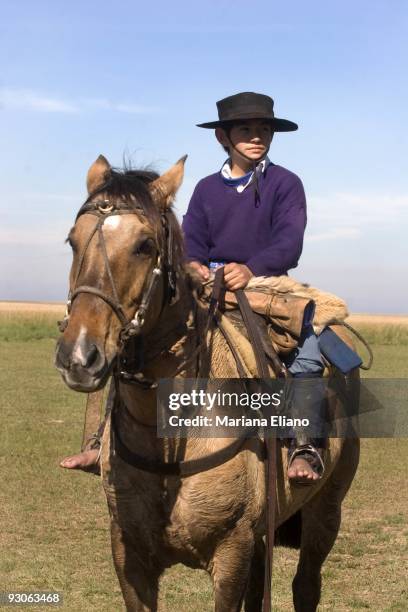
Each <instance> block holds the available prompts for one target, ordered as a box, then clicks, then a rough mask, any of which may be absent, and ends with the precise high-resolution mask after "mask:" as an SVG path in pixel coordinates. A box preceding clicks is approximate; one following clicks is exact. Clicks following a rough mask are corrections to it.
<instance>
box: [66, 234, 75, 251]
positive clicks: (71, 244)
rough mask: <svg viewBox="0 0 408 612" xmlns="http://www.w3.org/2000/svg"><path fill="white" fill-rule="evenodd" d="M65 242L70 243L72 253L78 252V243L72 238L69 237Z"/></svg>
mask: <svg viewBox="0 0 408 612" xmlns="http://www.w3.org/2000/svg"><path fill="white" fill-rule="evenodd" d="M65 242H68V244H69V246H70V247H71V249H72V251H73V252H74V253H76V252H77V245H76V243H75V242H74V241H73V239H72V238H71V236H68V238H67V239H66V241H65Z"/></svg>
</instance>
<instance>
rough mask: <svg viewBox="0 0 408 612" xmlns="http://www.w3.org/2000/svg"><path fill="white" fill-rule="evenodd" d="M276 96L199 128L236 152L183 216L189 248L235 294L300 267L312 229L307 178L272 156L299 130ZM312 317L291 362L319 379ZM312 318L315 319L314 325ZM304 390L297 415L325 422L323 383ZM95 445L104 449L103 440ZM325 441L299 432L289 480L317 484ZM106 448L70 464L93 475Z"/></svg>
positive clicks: (241, 96) (254, 100) (241, 97)
mask: <svg viewBox="0 0 408 612" xmlns="http://www.w3.org/2000/svg"><path fill="white" fill-rule="evenodd" d="M273 106H274V102H273V100H272V98H270V97H269V96H266V95H263V94H258V93H253V92H243V93H238V94H236V95H233V96H229V97H227V98H224V99H223V100H220V101H219V102H217V108H218V120H216V121H212V122H209V123H201V124H199V125H198V127H201V128H207V129H215V136H216V138H217V140H218V142H219V143H220V144H221V145H222V146H223V148H224V149H225V151H226V152H227V153H228V156H229V157H228V159H227V161H226V162H225V163H224V164H223V166H222V168H221V170H220V171H219V172H216V173H215V174H211V175H210V176H207V177H205V178H204V179H202V180H201V181H199V183H198V184H197V186H196V188H195V190H194V193H193V196H192V198H191V201H190V204H189V207H188V210H187V213H186V215H185V216H184V219H183V232H184V237H185V248H186V254H187V258H188V261H189V262H190V266H191V267H193V268H194V269H195V270H196V271H197V272H198V274H199V275H200V276H201V278H202V279H203V280H204V281H207V280H208V279H209V278H210V270H211V269H214V268H216V267H218V266H219V265H223V266H224V282H225V285H226V287H227V289H229V290H231V291H235V290H237V289H243V288H245V287H246V286H247V284H248V281H249V280H250V279H251V278H252V277H253V276H279V275H282V274H287V272H288V270H290V269H292V268H295V267H296V266H297V263H298V260H299V257H300V255H301V252H302V245H303V235H304V231H305V226H306V200H305V193H304V189H303V185H302V182H301V180H300V179H299V177H297V176H296V175H295V174H294V173H293V172H290V171H289V170H287V169H286V168H283V167H282V166H279V165H276V164H274V163H272V162H271V161H270V159H269V158H268V151H269V148H270V145H271V142H272V139H273V136H274V133H275V132H290V131H294V130H297V128H298V126H297V124H296V123H293V122H292V121H288V120H286V119H278V118H277V117H275V116H274V111H273ZM311 316H312V313H310V316H309V317H306V319H305V320H304V324H303V331H302V336H301V338H300V342H299V346H298V348H297V349H295V350H294V351H293V352H292V354H291V355H289V358H286V359H285V361H286V365H287V368H288V370H289V372H290V374H291V375H292V376H293V377H294V378H297V379H299V378H316V377H318V378H319V377H321V376H322V374H323V369H324V367H323V362H322V358H321V355H320V351H319V347H318V342H317V338H316V336H315V334H314V332H313V328H312V324H311V320H310V319H311ZM308 319H309V320H308ZM311 389H312V391H310V392H308V393H304V391H303V388H302V385H299V386H298V387H297V386H294V391H293V397H292V406H293V408H292V410H293V412H297V413H300V412H301V414H302V417H305V418H308V419H309V421H310V422H313V423H314V424H315V427H316V428H317V430H318V429H319V427H320V425H321V424H322V423H323V420H324V409H325V397H324V391H323V386H320V385H318V384H317V385H316V384H315V385H313V386H312V387H311ZM94 446H96V447H97V446H98V441H97V442H96V444H95V443H94ZM323 447H324V440H323V438H315V439H309V438H307V437H306V436H305V434H304V432H302V431H299V430H297V431H296V432H295V435H294V437H293V438H292V439H291V441H290V447H289V467H288V477H289V479H290V480H291V481H292V482H296V483H300V484H312V483H313V482H315V481H316V480H318V479H319V478H320V477H321V475H322V471H323V461H322V458H321V454H322V449H323ZM98 454H99V451H98V448H93V449H90V450H86V451H84V452H83V453H80V454H77V455H74V456H72V457H68V458H66V459H64V461H63V462H62V463H61V466H62V467H65V468H70V469H73V468H74V469H75V468H76V469H85V470H92V469H93V468H94V467H95V464H96V463H97V461H98Z"/></svg>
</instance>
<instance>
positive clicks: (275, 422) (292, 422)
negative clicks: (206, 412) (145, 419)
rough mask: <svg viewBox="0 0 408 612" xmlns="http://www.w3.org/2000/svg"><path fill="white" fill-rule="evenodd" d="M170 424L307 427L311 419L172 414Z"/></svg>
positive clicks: (173, 425) (273, 416) (272, 416)
mask: <svg viewBox="0 0 408 612" xmlns="http://www.w3.org/2000/svg"><path fill="white" fill-rule="evenodd" d="M168 423H169V425H170V426H171V427H307V426H308V425H309V419H292V418H290V417H285V416H284V415H271V416H270V417H268V418H267V417H262V418H260V417H253V418H251V417H248V416H240V417H230V416H228V415H223V416H215V417H209V416H203V415H197V416H195V417H191V418H186V417H179V416H176V415H174V414H172V415H171V416H170V417H169V420H168Z"/></svg>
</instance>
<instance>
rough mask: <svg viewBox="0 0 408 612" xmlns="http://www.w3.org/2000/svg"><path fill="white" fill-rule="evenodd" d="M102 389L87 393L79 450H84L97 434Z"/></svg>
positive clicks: (102, 394)
mask: <svg viewBox="0 0 408 612" xmlns="http://www.w3.org/2000/svg"><path fill="white" fill-rule="evenodd" d="M103 396H104V389H101V390H100V391H94V392H93V393H88V396H87V400H86V408H85V422H84V430H83V434H82V445H81V451H84V450H85V448H86V446H87V445H88V443H89V440H90V439H91V438H92V436H94V435H95V434H97V432H98V429H99V424H100V421H101V411H102V404H103Z"/></svg>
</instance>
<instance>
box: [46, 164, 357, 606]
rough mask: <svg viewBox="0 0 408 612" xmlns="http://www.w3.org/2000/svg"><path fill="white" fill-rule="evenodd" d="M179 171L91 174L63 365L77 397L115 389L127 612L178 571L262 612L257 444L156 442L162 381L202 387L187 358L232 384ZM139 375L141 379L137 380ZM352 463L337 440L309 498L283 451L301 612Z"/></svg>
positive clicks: (114, 474)
mask: <svg viewBox="0 0 408 612" xmlns="http://www.w3.org/2000/svg"><path fill="white" fill-rule="evenodd" d="M184 161H185V160H184V159H182V160H180V161H179V162H178V163H177V164H176V165H175V166H173V167H172V168H171V169H170V170H169V171H168V172H167V173H165V174H164V175H162V176H161V177H158V176H157V175H154V174H153V173H149V172H144V171H129V170H127V171H126V170H125V171H124V172H118V171H114V170H113V169H112V168H111V167H110V165H109V163H108V162H107V160H106V159H105V158H104V157H102V156H101V157H99V158H98V159H97V160H96V162H95V163H94V164H93V165H92V166H91V168H90V170H89V172H88V192H89V197H88V199H87V201H86V203H85V204H84V205H83V207H82V208H81V209H80V211H79V213H78V216H77V219H76V222H75V225H74V227H73V228H72V229H71V231H70V233H69V238H68V240H69V242H70V244H71V246H72V249H73V264H72V269H71V275H70V299H69V303H68V311H67V315H66V318H65V323H64V331H63V334H62V336H61V338H60V340H59V341H58V345H57V351H56V365H57V367H58V369H59V371H60V372H61V375H62V377H63V380H64V382H65V383H66V384H67V385H68V386H69V387H70V388H71V389H74V390H77V391H82V392H88V393H89V392H92V391H95V390H97V389H100V388H101V387H103V386H104V384H105V383H106V381H107V380H108V377H109V375H110V374H113V375H114V376H115V379H116V399H115V409H114V416H115V422H114V427H113V424H112V419H111V418H109V419H108V421H107V424H106V427H105V431H104V435H103V440H102V453H101V466H102V481H103V486H104V489H105V493H106V498H107V502H108V507H109V511H110V517H111V535H112V552H113V559H114V564H115V568H116V572H117V575H118V578H119V582H120V585H121V588H122V593H123V597H124V600H125V603H126V608H127V610H129V611H134V612H136V611H137V612H139V611H145V612H147V611H149V612H150V611H154V610H157V601H158V588H159V579H160V576H161V575H162V574H163V572H164V571H165V569H166V568H168V567H170V566H172V565H174V564H176V563H184V564H185V565H187V566H189V567H192V568H202V569H205V570H207V572H208V573H209V574H210V575H211V577H212V580H213V584H214V598H215V610H216V612H232V611H238V610H240V609H241V606H242V604H243V602H245V604H244V605H245V610H246V611H251V612H256V611H258V612H259V611H260V610H261V609H262V599H263V579H264V545H263V537H264V535H265V484H264V483H265V474H264V461H263V444H264V443H263V440H262V439H261V438H256V437H252V438H248V439H245V440H238V443H237V441H236V440H231V439H230V438H229V439H225V438H212V439H205V438H201V439H200V438H196V439H191V438H187V439H185V438H184V439H181V438H179V439H169V438H161V439H160V438H158V437H157V432H156V394H157V389H156V386H155V384H154V382H155V381H157V380H159V379H161V378H171V377H172V376H174V375H176V376H178V377H187V378H196V377H199V376H203V372H201V371H197V363H202V362H201V361H200V360H197V359H196V358H191V356H192V355H193V356H194V355H196V353H197V346H200V342H201V343H202V345H205V346H204V347H203V349H202V350H203V351H204V352H205V353H206V355H207V357H208V360H207V366H208V371H207V372H206V373H205V374H204V375H206V374H208V373H210V375H211V376H212V377H215V378H236V377H237V376H238V373H237V366H236V362H235V360H234V358H233V356H232V355H231V352H230V350H229V348H228V345H227V344H226V342H225V339H224V338H223V336H222V334H221V333H220V332H219V330H218V329H214V330H212V331H211V333H212V339H211V343H210V344H209V348H208V343H206V342H203V338H202V337H198V335H199V334H200V333H202V331H201V332H200V325H197V321H198V320H201V321H202V320H203V315H204V314H205V313H204V306H203V304H202V303H201V302H200V301H199V300H198V299H197V292H196V285H195V283H194V282H193V280H192V278H191V276H190V275H189V273H188V271H187V270H186V269H185V267H184V265H183V249H182V236H181V232H180V228H179V226H178V223H177V220H176V218H175V216H174V214H173V212H172V210H171V204H172V201H173V200H174V197H175V194H176V191H177V189H178V187H179V186H180V184H181V181H182V178H183V166H184ZM129 346H131V347H132V350H131V351H130V350H129ZM203 361H204V362H205V360H203ZM132 367H133V370H134V371H136V372H137V374H138V376H135V377H134V379H133V380H132V381H131V380H130V378H131V375H130V374H129V372H131V371H132ZM121 372H122V374H121ZM126 374H127V375H128V377H126ZM130 382H132V383H133V384H130ZM115 444H116V445H118V444H121V445H123V447H124V448H126V449H127V450H128V451H129V454H130V455H131V457H133V458H134V457H136V458H138V461H136V465H137V467H136V465H135V464H133V465H131V464H130V463H132V462H131V461H130V462H129V463H128V462H127V461H125V460H124V459H123V458H121V456H119V453H118V452H113V451H112V447H114V446H115ZM116 447H117V446H116ZM232 451H233V452H232ZM120 454H121V455H122V456H123V453H120ZM358 456H359V445H358V440H357V439H340V438H335V439H330V440H329V444H328V448H327V451H326V469H325V472H324V475H323V478H322V479H321V480H320V481H319V482H318V483H316V484H315V485H314V486H313V487H293V486H290V484H289V482H288V480H287V477H286V476H285V475H286V467H287V452H286V449H284V448H282V449H281V451H280V452H279V453H278V465H277V473H278V479H277V487H276V496H277V513H276V524H277V526H278V527H279V526H282V525H284V524H285V522H286V521H288V519H290V517H293V516H294V515H295V514H296V513H298V511H300V517H301V534H300V533H299V532H296V533H293V534H292V537H291V539H292V540H293V541H295V540H296V539H297V538H298V539H299V541H298V545H299V546H300V559H299V564H298V569H297V572H296V576H295V578H294V581H293V598H294V606H295V609H296V611H297V612H299V611H302V612H303V611H305V612H306V611H307V612H310V611H311V610H315V609H316V607H317V605H318V602H319V600H320V585H321V566H322V564H323V562H324V560H325V558H326V556H327V554H328V553H329V552H330V550H331V548H332V546H333V544H334V542H335V539H336V537H337V534H338V530H339V527H340V514H341V503H342V501H343V499H344V496H345V494H346V492H347V490H348V488H349V486H350V484H351V482H352V479H353V477H354V474H355V471H356V468H357V464H358ZM214 457H215V458H216V459H214ZM222 457H223V458H222ZM220 458H221V459H220ZM201 461H202V469H203V471H200V462H201ZM208 462H209V463H208ZM166 465H169V466H170V467H169V468H168V469H166ZM208 465H210V468H209V467H208ZM211 466H212V467H211ZM297 516H299V514H298V515H297Z"/></svg>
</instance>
